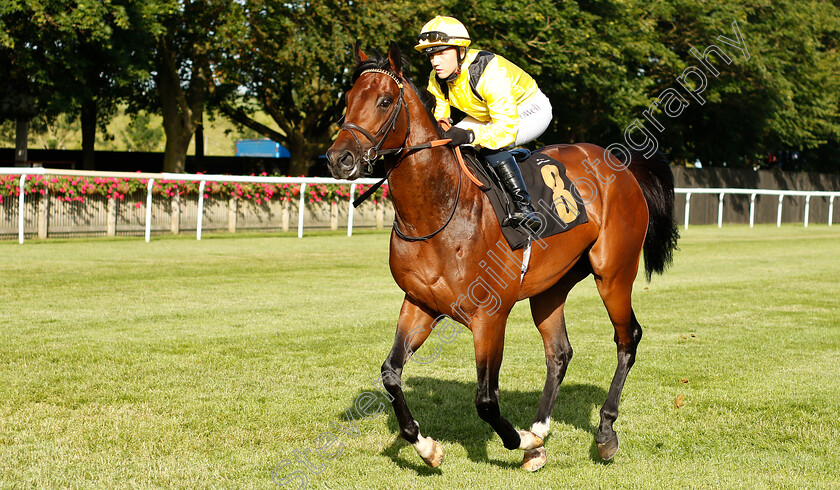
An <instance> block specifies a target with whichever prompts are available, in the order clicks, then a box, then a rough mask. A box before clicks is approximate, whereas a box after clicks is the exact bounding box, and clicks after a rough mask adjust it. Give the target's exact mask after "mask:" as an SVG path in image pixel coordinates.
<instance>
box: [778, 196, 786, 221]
mask: <svg viewBox="0 0 840 490" xmlns="http://www.w3.org/2000/svg"><path fill="white" fill-rule="evenodd" d="M784 198H785V195H784V194H779V210H778V211H777V212H776V228H781V226H782V199H784Z"/></svg>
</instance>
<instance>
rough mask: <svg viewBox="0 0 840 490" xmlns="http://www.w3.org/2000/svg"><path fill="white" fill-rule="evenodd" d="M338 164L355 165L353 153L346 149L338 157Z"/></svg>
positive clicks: (344, 165)
mask: <svg viewBox="0 0 840 490" xmlns="http://www.w3.org/2000/svg"><path fill="white" fill-rule="evenodd" d="M338 164H339V165H341V166H342V167H344V168H350V167H352V166H353V155H352V154H351V153H350V152H349V151H345V152H344V153H343V154H342V155H341V157H339V159H338Z"/></svg>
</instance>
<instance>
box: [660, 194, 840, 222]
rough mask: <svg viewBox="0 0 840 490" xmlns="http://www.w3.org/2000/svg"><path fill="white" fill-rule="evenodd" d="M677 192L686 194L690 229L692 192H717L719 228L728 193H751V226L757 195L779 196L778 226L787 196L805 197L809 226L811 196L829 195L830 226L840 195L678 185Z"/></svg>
mask: <svg viewBox="0 0 840 490" xmlns="http://www.w3.org/2000/svg"><path fill="white" fill-rule="evenodd" d="M674 193H676V194H685V225H684V226H685V229H688V217H689V214H690V213H691V195H692V194H717V195H718V220H717V224H718V228H721V227H722V226H723V198H724V196H725V195H727V194H749V196H750V228H752V227H753V225H754V224H755V197H756V196H759V195H761V196H779V206H778V209H777V211H776V226H782V201H783V200H784V198H785V197H786V196H804V197H805V218H804V222H805V227H806V228H807V227H808V214H809V212H810V210H811V197H813V196H818V197H828V198H829V201H828V226H831V225H832V216H833V215H834V198H835V197H837V196H840V192H836V191H835V192H829V191H785V190H775V189H690V188H685V187H677V188H676V189H674Z"/></svg>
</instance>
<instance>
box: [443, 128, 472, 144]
mask: <svg viewBox="0 0 840 490" xmlns="http://www.w3.org/2000/svg"><path fill="white" fill-rule="evenodd" d="M443 137H444V138H445V139H451V140H452V141H451V142H450V143H449V144H450V145H452V146H461V145H466V144H469V143H472V142H473V139H474V138H475V135H474V134H473V132H472V131H471V130H469V129H461V128H459V127H458V126H452V127H451V128H449V131H447V132H445V133H443Z"/></svg>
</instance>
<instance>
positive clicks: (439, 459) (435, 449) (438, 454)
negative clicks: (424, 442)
mask: <svg viewBox="0 0 840 490" xmlns="http://www.w3.org/2000/svg"><path fill="white" fill-rule="evenodd" d="M432 443H433V446H432V453H431V454H430V455H429V457H428V458H423V461H425V462H426V464H427V465H429V466H431V467H432V468H437V467H438V466H440V464H441V463H443V446H441V445H440V443H439V442H437V441H435V440H433V441H432Z"/></svg>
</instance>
